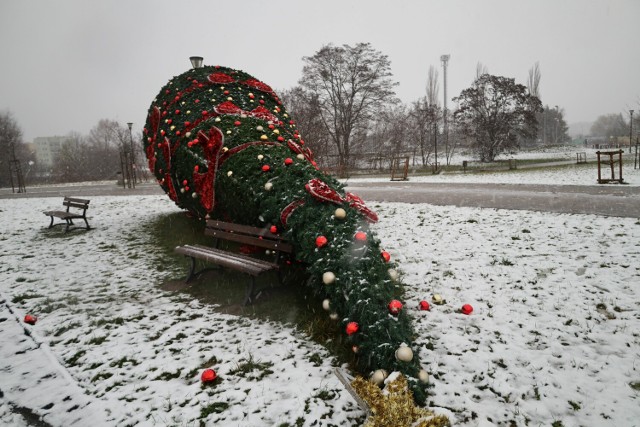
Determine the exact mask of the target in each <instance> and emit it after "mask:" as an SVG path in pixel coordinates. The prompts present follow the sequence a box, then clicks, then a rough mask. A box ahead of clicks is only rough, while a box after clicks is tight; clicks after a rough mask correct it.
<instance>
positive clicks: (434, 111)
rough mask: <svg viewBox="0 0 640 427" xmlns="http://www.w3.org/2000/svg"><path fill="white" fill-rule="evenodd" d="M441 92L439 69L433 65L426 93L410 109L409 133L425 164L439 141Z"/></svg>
mask: <svg viewBox="0 0 640 427" xmlns="http://www.w3.org/2000/svg"><path fill="white" fill-rule="evenodd" d="M439 92H440V83H439V82H438V69H437V68H436V67H434V66H433V65H432V66H430V67H429V73H428V74H427V87H426V95H425V96H423V97H422V98H420V99H418V100H417V101H416V102H414V103H413V105H412V106H411V109H410V110H409V125H408V126H409V133H410V135H411V139H412V140H413V141H415V142H416V143H417V147H416V151H420V157H421V160H422V165H423V166H424V165H427V164H428V163H429V159H430V156H431V154H432V153H433V152H434V151H435V144H436V143H437V138H438V136H437V134H438V132H439V127H438V122H439V120H440V119H442V113H443V112H442V109H441V108H440V99H439V97H440V95H439Z"/></svg>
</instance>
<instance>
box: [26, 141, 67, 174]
mask: <svg viewBox="0 0 640 427" xmlns="http://www.w3.org/2000/svg"><path fill="white" fill-rule="evenodd" d="M71 140H72V139H71V138H69V137H68V136H40V137H38V138H35V139H34V140H33V147H34V149H35V154H36V161H37V162H38V164H39V165H40V166H45V167H51V166H53V159H54V158H55V156H56V154H57V153H58V151H60V148H62V145H63V144H64V143H65V142H68V141H71Z"/></svg>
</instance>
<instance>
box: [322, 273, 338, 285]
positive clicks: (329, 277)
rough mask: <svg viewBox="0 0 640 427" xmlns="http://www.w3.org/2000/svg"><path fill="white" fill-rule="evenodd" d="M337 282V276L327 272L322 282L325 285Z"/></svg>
mask: <svg viewBox="0 0 640 427" xmlns="http://www.w3.org/2000/svg"><path fill="white" fill-rule="evenodd" d="M335 281H336V275H335V274H333V272H331V271H327V272H325V273H324V274H323V275H322V282H323V283H324V284H325V285H330V284H332V283H333V282H335Z"/></svg>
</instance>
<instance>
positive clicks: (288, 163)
mask: <svg viewBox="0 0 640 427" xmlns="http://www.w3.org/2000/svg"><path fill="white" fill-rule="evenodd" d="M284 164H285V165H287V166H289V165H291V164H293V159H292V158H291V157H287V158H286V159H284Z"/></svg>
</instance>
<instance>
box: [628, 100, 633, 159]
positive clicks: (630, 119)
mask: <svg viewBox="0 0 640 427" xmlns="http://www.w3.org/2000/svg"><path fill="white" fill-rule="evenodd" d="M632 140H633V110H629V154H631V141H632Z"/></svg>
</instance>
